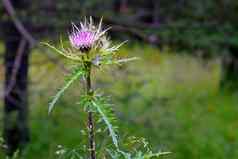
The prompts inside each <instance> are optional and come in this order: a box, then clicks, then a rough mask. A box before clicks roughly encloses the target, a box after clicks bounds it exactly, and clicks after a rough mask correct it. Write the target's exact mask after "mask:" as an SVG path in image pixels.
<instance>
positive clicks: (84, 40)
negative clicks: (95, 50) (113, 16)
mask: <svg viewBox="0 0 238 159" xmlns="http://www.w3.org/2000/svg"><path fill="white" fill-rule="evenodd" d="M101 25H102V21H100V23H99V25H98V27H96V26H95V25H94V24H93V20H92V18H91V17H90V20H89V21H87V20H86V19H85V21H84V23H82V22H81V23H80V26H81V27H80V28H78V27H77V26H76V25H75V24H74V23H72V28H73V29H72V32H71V33H70V34H69V40H70V44H71V46H72V47H74V48H76V49H79V50H80V51H81V52H88V51H89V50H90V49H91V48H92V47H94V46H95V45H96V44H97V41H98V40H99V38H100V37H101V36H102V35H104V34H105V32H106V31H107V30H108V29H106V30H103V31H102V30H101Z"/></svg>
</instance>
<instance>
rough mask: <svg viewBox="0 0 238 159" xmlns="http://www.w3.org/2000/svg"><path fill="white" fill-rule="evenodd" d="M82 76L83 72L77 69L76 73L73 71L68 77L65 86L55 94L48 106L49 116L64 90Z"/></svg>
mask: <svg viewBox="0 0 238 159" xmlns="http://www.w3.org/2000/svg"><path fill="white" fill-rule="evenodd" d="M83 74H84V71H83V70H82V69H79V70H77V71H73V73H72V75H71V76H70V77H69V79H68V80H67V82H66V84H65V85H64V86H63V87H62V88H61V89H60V90H59V91H58V92H57V93H56V95H55V96H54V98H53V100H52V101H51V102H50V104H49V111H48V113H49V114H50V113H51V111H52V110H53V108H54V106H55V103H56V102H57V101H58V99H59V98H60V97H61V96H62V95H63V93H64V92H65V90H66V89H68V88H69V86H70V85H71V84H72V83H73V82H74V81H75V80H77V79H78V78H80V77H82V76H83Z"/></svg>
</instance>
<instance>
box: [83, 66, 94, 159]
mask: <svg viewBox="0 0 238 159" xmlns="http://www.w3.org/2000/svg"><path fill="white" fill-rule="evenodd" d="M85 68H86V70H87V74H86V91H87V95H89V96H90V95H91V94H92V86H91V63H89V62H87V63H85ZM88 136H89V152H90V159H96V144H95V138H94V123H93V113H92V112H91V110H89V112H88Z"/></svg>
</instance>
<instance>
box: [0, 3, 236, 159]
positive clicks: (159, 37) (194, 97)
mask: <svg viewBox="0 0 238 159" xmlns="http://www.w3.org/2000/svg"><path fill="white" fill-rule="evenodd" d="M12 3H13V5H14V6H15V7H16V17H17V18H18V19H20V20H21V21H22V22H23V24H25V26H27V27H26V28H27V29H29V30H30V32H31V34H32V36H33V37H35V38H36V39H37V40H38V41H50V42H52V43H55V45H57V44H58V42H59V37H60V36H62V37H63V39H64V40H65V41H66V40H67V31H68V28H69V26H70V22H71V21H73V22H75V23H78V22H79V20H81V19H82V18H83V17H84V16H90V15H92V16H93V18H94V19H96V21H97V20H98V19H99V18H100V17H101V16H103V17H104V22H105V26H112V27H113V28H112V29H111V31H110V32H109V35H111V37H112V40H113V41H114V43H119V41H122V40H126V39H129V42H128V43H127V44H125V45H124V46H123V47H122V48H121V49H120V51H119V53H120V54H121V55H122V56H136V57H140V60H138V61H135V62H131V63H129V64H125V65H123V66H120V67H112V68H106V69H105V70H103V71H94V72H93V75H94V77H95V78H93V86H94V87H95V88H100V90H103V91H104V92H105V94H106V95H109V96H110V97H111V101H112V103H114V105H113V109H114V110H115V113H116V115H117V117H118V118H119V126H120V129H119V132H120V137H121V138H122V139H123V140H127V138H128V137H129V136H137V137H145V138H146V139H147V140H148V141H149V142H150V143H151V145H152V147H153V150H155V151H156V150H161V151H170V152H172V153H171V154H169V155H166V156H163V157H161V158H168V159H226V158H229V159H237V158H238V149H237V147H238V118H237V113H238V98H237V86H238V85H237V82H238V67H237V66H238V56H237V52H238V45H237V44H238V39H237V33H238V30H237V24H238V23H237V22H238V19H237V14H238V10H237V8H238V2H237V1H235V0H218V1H212V0H206V1H205V0H200V1H187V0H167V1H165V0H150V1H146V0H105V1H100V0H90V1H89V0H87V1H86V0H81V1H76V0H70V1H63V0H62V1H61V0H49V1H47V0H42V1H34V0H33V1H27V0H24V1H19V2H16V1H12ZM0 12H2V13H3V14H2V16H1V19H0V20H1V22H2V23H1V26H0V28H2V30H1V31H0V35H1V45H0V58H1V60H0V62H1V63H0V81H1V85H0V88H1V90H2V91H3V88H4V80H5V77H4V73H5V69H4V58H3V57H4V52H5V50H6V45H5V39H6V37H5V36H6V34H5V33H4V28H5V27H6V25H5V22H8V21H12V19H13V20H14V18H12V19H11V18H9V16H8V15H7V14H6V13H7V11H6V7H5V6H4V5H2V4H1V5H0ZM39 47H41V46H35V47H33V48H32V49H31V54H30V59H29V62H30V64H29V76H28V78H29V81H28V85H29V93H28V94H29V112H30V113H29V129H30V142H29V144H28V145H27V146H26V148H25V150H24V152H23V154H22V158H23V159H53V158H57V155H56V154H55V152H56V150H57V145H63V146H65V147H68V148H74V147H76V146H83V145H87V140H86V139H87V136H85V131H86V130H85V127H86V122H85V119H86V115H85V114H84V113H83V111H82V108H79V107H78V106H77V104H76V102H77V100H76V99H77V98H78V96H79V95H80V91H79V89H80V88H81V86H80V83H78V84H77V83H76V84H74V86H73V87H71V88H70V89H69V90H67V92H66V93H65V95H64V97H63V98H61V99H60V101H59V102H58V103H57V107H56V109H55V111H54V113H53V114H52V115H50V116H49V115H48V113H47V111H48V103H49V101H50V99H51V97H52V96H53V95H54V94H55V92H57V90H58V88H60V87H61V86H62V85H63V83H64V76H65V75H66V73H65V71H63V70H62V67H60V66H59V65H58V63H61V64H63V65H64V66H65V67H66V68H69V65H70V63H69V61H67V60H65V59H64V58H62V57H60V56H58V55H56V54H54V52H52V51H50V52H49V53H44V51H43V50H42V49H40V48H39ZM49 55H50V56H49ZM49 57H53V58H54V59H57V64H56V63H55V62H52V60H50V59H49ZM0 105H1V107H0V111H1V115H0V119H1V122H0V130H3V129H4V126H3V124H4V121H3V118H4V117H3V116H4V111H3V109H4V102H1V104H0ZM5 124H6V123H5ZM0 136H2V135H1V134H0ZM107 140H108V139H106V138H104V137H103V136H100V135H98V136H97V138H96V142H97V143H98V148H101V150H102V154H100V153H99V154H98V156H99V158H100V157H101V158H103V152H105V150H103V147H104V143H105V142H108V141H107ZM3 152H4V151H0V158H3V159H4V158H5V157H4V153H3Z"/></svg>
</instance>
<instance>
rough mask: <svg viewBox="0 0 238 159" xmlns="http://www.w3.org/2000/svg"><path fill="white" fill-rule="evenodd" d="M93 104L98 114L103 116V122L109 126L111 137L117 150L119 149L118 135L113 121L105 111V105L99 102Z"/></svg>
mask: <svg viewBox="0 0 238 159" xmlns="http://www.w3.org/2000/svg"><path fill="white" fill-rule="evenodd" d="M92 104H93V106H95V107H96V109H97V111H98V113H99V114H100V115H101V117H102V119H103V121H104V122H105V124H106V125H107V128H108V130H109V133H110V136H111V137H112V142H113V144H114V145H115V147H116V148H119V146H118V140H117V134H116V132H115V128H114V127H113V125H112V124H111V121H112V119H111V118H110V117H109V116H108V115H107V114H108V113H107V112H108V111H107V110H106V109H105V104H103V103H100V102H97V101H92Z"/></svg>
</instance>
